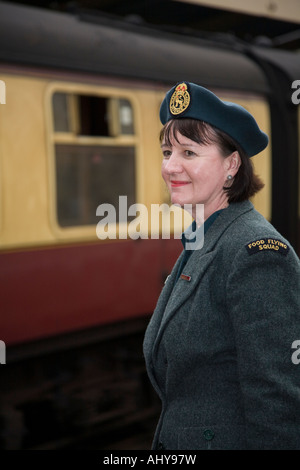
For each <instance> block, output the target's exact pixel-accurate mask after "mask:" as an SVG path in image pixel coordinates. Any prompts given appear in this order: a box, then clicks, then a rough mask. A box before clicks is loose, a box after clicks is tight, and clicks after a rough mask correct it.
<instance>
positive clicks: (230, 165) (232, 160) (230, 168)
mask: <svg viewBox="0 0 300 470" xmlns="http://www.w3.org/2000/svg"><path fill="white" fill-rule="evenodd" d="M240 165H241V157H240V154H239V152H238V151H237V150H236V151H235V152H232V154H230V155H229V156H228V157H226V171H227V173H228V174H230V175H231V176H232V177H234V176H235V175H236V174H237V172H238V170H239V167H240Z"/></svg>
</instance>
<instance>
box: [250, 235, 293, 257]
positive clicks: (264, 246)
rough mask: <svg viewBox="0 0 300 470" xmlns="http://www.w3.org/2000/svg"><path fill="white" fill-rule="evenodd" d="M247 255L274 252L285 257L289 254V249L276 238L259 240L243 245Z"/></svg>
mask: <svg viewBox="0 0 300 470" xmlns="http://www.w3.org/2000/svg"><path fill="white" fill-rule="evenodd" d="M245 246H246V248H247V251H248V253H249V255H254V254H255V253H259V252H260V251H270V250H271V251H275V252H277V253H280V254H282V255H284V256H286V255H287V254H288V252H289V249H290V248H289V247H288V245H287V244H286V243H284V242H282V241H281V240H277V239H276V238H260V239H259V240H254V241H253V242H250V243H247V245H245Z"/></svg>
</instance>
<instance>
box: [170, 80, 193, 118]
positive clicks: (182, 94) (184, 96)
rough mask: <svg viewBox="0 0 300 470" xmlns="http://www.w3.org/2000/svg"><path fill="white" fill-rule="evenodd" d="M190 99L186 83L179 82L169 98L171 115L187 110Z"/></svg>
mask: <svg viewBox="0 0 300 470" xmlns="http://www.w3.org/2000/svg"><path fill="white" fill-rule="evenodd" d="M190 101H191V97H190V94H189V92H188V86H187V84H186V83H180V84H179V85H177V86H176V88H175V91H174V93H173V94H172V96H171V99H170V112H171V114H173V116H177V115H178V114H182V113H183V112H184V111H186V110H187V108H188V107H189V104H190Z"/></svg>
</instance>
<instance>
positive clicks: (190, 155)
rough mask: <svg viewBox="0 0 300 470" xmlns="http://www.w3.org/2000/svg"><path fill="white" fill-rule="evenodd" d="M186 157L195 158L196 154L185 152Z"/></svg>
mask: <svg viewBox="0 0 300 470" xmlns="http://www.w3.org/2000/svg"><path fill="white" fill-rule="evenodd" d="M184 153H185V155H186V157H193V156H194V155H195V154H194V152H192V151H191V150H186V151H185V152H184Z"/></svg>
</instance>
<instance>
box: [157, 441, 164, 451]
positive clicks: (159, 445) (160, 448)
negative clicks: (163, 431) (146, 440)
mask: <svg viewBox="0 0 300 470" xmlns="http://www.w3.org/2000/svg"><path fill="white" fill-rule="evenodd" d="M164 448H165V446H164V445H163V443H162V442H159V443H158V449H159V450H163V449H164Z"/></svg>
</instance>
